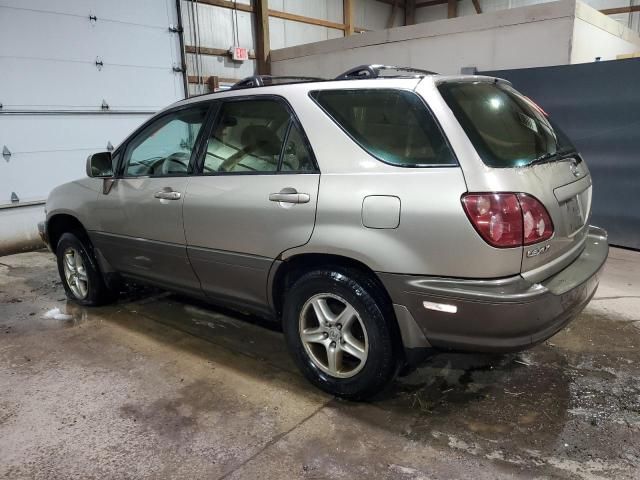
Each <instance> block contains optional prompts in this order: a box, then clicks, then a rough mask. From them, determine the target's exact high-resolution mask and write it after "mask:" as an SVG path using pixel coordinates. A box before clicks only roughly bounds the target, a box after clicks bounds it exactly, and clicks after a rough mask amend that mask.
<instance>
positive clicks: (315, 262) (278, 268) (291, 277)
mask: <svg viewBox="0 0 640 480" xmlns="http://www.w3.org/2000/svg"><path fill="white" fill-rule="evenodd" d="M336 267H337V268H344V269H348V270H351V271H355V272H357V274H358V275H359V276H361V277H363V278H365V279H368V280H370V281H371V283H372V284H373V287H374V288H375V290H376V291H375V292H374V294H375V295H376V296H379V297H382V300H383V305H381V306H382V308H383V309H384V310H385V311H384V312H383V313H384V315H385V317H387V318H388V319H389V320H390V322H389V323H390V324H391V328H392V331H393V335H394V340H395V341H396V345H397V346H398V347H400V350H402V348H401V347H402V336H401V332H400V326H399V323H398V319H397V318H396V315H395V312H394V308H393V301H392V300H391V297H390V295H389V292H388V291H387V289H386V288H385V286H384V285H383V283H382V281H381V280H380V278H379V277H378V275H377V274H376V272H375V271H374V270H373V269H371V268H370V267H369V266H368V265H366V264H365V263H363V262H361V261H360V260H356V259H354V258H351V257H347V256H343V255H335V254H329V253H300V254H297V255H293V256H291V257H288V258H287V259H286V260H283V261H280V262H276V263H275V264H274V267H273V268H272V272H271V274H270V275H269V285H268V289H269V290H268V295H269V301H270V302H271V307H272V308H273V310H274V312H275V314H276V317H277V318H281V315H282V310H283V306H284V298H285V295H286V293H287V290H288V289H289V288H290V287H291V286H292V285H293V284H294V283H295V282H296V281H297V280H298V279H299V278H300V277H301V276H302V275H304V274H305V273H307V272H310V271H312V270H316V269H319V268H336Z"/></svg>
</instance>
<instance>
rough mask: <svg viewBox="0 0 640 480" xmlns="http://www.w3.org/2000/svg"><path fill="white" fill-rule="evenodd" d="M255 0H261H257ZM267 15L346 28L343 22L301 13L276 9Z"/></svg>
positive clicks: (322, 25) (310, 23) (341, 28)
mask: <svg viewBox="0 0 640 480" xmlns="http://www.w3.org/2000/svg"><path fill="white" fill-rule="evenodd" d="M257 1H262V0H257ZM269 16H270V17H276V18H282V19H284V20H291V21H293V22H300V23H306V24H309V25H317V26H319V27H328V28H335V29H337V30H344V29H345V28H346V25H345V24H344V23H336V22H330V21H329V20H322V19H320V18H312V17H305V16H303V15H296V14H295V13H287V12H280V11H278V10H269Z"/></svg>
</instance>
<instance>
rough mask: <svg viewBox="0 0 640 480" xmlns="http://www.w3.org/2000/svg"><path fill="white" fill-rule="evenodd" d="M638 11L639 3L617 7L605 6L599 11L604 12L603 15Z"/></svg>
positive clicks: (639, 10) (639, 8)
mask: <svg viewBox="0 0 640 480" xmlns="http://www.w3.org/2000/svg"><path fill="white" fill-rule="evenodd" d="M634 12H640V5H634V6H629V7H618V8H605V9H604V10H600V13H604V14H605V15H616V14H618V13H634Z"/></svg>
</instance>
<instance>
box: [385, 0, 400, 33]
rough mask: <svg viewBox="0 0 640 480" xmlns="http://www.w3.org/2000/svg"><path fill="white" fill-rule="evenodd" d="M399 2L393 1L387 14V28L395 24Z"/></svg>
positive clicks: (397, 0)
mask: <svg viewBox="0 0 640 480" xmlns="http://www.w3.org/2000/svg"><path fill="white" fill-rule="evenodd" d="M399 1H400V0H394V2H393V5H392V6H391V13H390V14H389V19H388V20H387V28H392V27H393V25H394V24H395V23H396V13H398V2H399Z"/></svg>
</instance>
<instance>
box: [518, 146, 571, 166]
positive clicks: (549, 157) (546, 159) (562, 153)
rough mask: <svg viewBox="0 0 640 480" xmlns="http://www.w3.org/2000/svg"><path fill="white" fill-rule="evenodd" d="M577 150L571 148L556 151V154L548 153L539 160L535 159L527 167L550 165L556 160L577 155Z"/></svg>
mask: <svg viewBox="0 0 640 480" xmlns="http://www.w3.org/2000/svg"><path fill="white" fill-rule="evenodd" d="M576 153H577V150H576V149H575V148H569V149H565V150H556V151H555V152H547V153H544V154H542V155H540V156H539V157H538V158H534V159H533V160H531V162H529V163H528V164H527V165H539V164H541V163H550V162H553V161H555V160H563V159H565V158H568V157H571V156H572V155H575V154H576Z"/></svg>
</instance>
